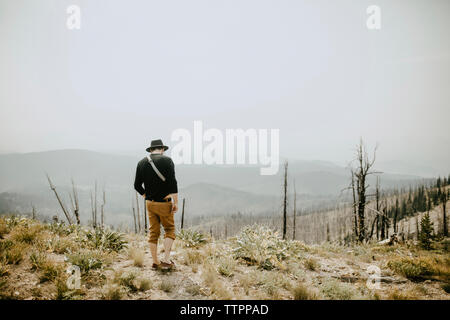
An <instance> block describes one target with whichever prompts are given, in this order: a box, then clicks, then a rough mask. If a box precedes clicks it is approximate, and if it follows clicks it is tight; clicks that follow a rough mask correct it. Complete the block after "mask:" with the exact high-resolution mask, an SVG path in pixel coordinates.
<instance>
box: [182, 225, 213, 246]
mask: <svg viewBox="0 0 450 320" xmlns="http://www.w3.org/2000/svg"><path fill="white" fill-rule="evenodd" d="M177 238H178V239H180V240H181V241H183V243H184V245H185V246H186V247H198V246H199V245H201V244H204V243H206V242H207V239H206V236H205V235H204V234H203V233H201V232H200V231H196V230H192V229H181V230H180V231H179V232H178V233H177Z"/></svg>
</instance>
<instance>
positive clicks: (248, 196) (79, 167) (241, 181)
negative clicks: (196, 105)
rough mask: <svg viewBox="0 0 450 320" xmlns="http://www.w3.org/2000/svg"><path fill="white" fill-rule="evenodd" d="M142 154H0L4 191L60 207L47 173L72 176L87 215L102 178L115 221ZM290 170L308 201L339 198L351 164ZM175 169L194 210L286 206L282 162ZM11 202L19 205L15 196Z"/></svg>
mask: <svg viewBox="0 0 450 320" xmlns="http://www.w3.org/2000/svg"><path fill="white" fill-rule="evenodd" d="M142 157H144V154H143V155H142ZM142 157H134V156H123V155H114V154H105V153H99V152H93V151H87V150H58V151H47V152H36V153H25V154H4V155H0V192H9V193H10V195H9V197H7V198H8V199H15V198H14V197H12V196H11V194H14V193H18V194H20V195H22V197H19V199H21V201H22V202H21V203H19V204H18V203H17V201H16V208H17V209H20V208H21V207H23V206H28V207H29V203H30V201H31V200H33V202H34V203H35V204H36V206H38V205H40V206H42V207H41V208H39V207H38V209H41V211H43V212H52V211H58V210H59V208H58V205H57V203H56V200H55V199H54V195H53V194H52V193H51V191H50V189H49V187H48V182H47V180H46V176H45V173H46V172H47V173H48V174H49V175H50V177H51V179H52V181H53V183H54V184H55V185H56V186H57V188H58V190H59V191H60V192H61V194H63V195H64V196H67V193H68V192H69V190H70V183H71V178H73V179H74V180H75V183H76V185H77V187H78V189H79V193H80V198H81V202H83V203H84V205H83V206H84V207H85V211H87V213H86V214H88V212H89V206H90V204H89V197H90V190H92V189H93V186H94V183H95V181H97V182H98V188H99V191H101V190H102V188H103V186H104V187H105V190H106V193H107V209H108V210H109V211H110V212H111V213H113V214H114V220H122V219H121V218H120V217H122V218H123V219H125V217H127V218H126V219H128V216H129V215H130V210H131V201H132V199H133V197H134V190H133V181H134V175H135V170H136V164H137V162H138V161H139V160H140V159H141V158H142ZM288 170H289V171H288V172H289V190H290V193H292V190H293V189H292V183H293V181H294V179H295V183H296V189H297V192H298V193H299V194H301V199H302V201H303V205H305V204H306V203H309V204H311V205H312V204H314V203H317V202H320V201H326V199H332V198H333V199H335V198H336V197H338V196H339V194H340V192H341V190H342V189H344V188H346V187H347V186H348V185H349V182H350V180H349V170H348V169H347V168H344V167H342V166H338V165H335V164H333V163H331V162H326V161H290V162H289V169H288ZM397 172H399V171H398V170H397ZM176 173H177V179H178V182H179V188H180V198H182V197H185V198H186V199H187V202H186V203H187V204H186V210H187V211H188V210H189V212H190V213H191V214H192V215H222V214H226V213H230V214H231V213H236V212H241V213H246V212H251V213H255V214H258V213H270V212H274V211H275V212H277V211H279V208H280V206H281V203H280V199H281V193H282V192H281V187H282V181H283V175H282V174H283V173H282V169H281V167H280V170H279V172H278V174H276V175H273V176H261V175H260V174H259V167H250V166H237V167H226V166H223V167H221V166H206V165H204V166H200V165H192V166H188V165H179V166H177V167H176ZM421 179H422V178H421V177H420V176H418V175H406V174H389V173H383V174H382V175H381V184H382V187H383V188H393V187H401V186H407V185H410V184H411V183H414V182H415V181H419V180H421ZM4 198H5V197H3V198H0V201H2V199H4ZM67 199H68V196H67ZM3 201H6V200H3ZM8 201H11V200H8ZM67 202H68V200H67ZM11 203H12V204H11ZM11 203H10V205H12V206H14V201H13V202H11ZM67 204H68V203H67Z"/></svg>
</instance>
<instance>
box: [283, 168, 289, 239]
mask: <svg viewBox="0 0 450 320" xmlns="http://www.w3.org/2000/svg"><path fill="white" fill-rule="evenodd" d="M287 170H288V162H287V161H286V163H285V164H284V198H283V240H284V239H286V213H287Z"/></svg>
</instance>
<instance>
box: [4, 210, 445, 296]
mask: <svg viewBox="0 0 450 320" xmlns="http://www.w3.org/2000/svg"><path fill="white" fill-rule="evenodd" d="M448 248H449V241H448V239H447V240H445V239H443V240H441V241H440V242H436V243H434V245H433V249H432V250H429V251H426V250H423V249H421V248H420V247H419V246H418V245H417V244H414V243H407V244H396V245H393V246H388V245H377V244H366V245H356V244H355V245H352V246H339V245H336V244H332V243H325V244H322V245H311V246H306V245H304V244H302V243H300V242H298V241H283V240H280V239H279V237H278V235H276V234H274V233H273V232H272V231H271V230H269V229H268V228H265V227H263V226H253V227H248V228H244V230H243V231H242V232H241V233H240V234H239V235H238V236H237V237H235V238H229V239H227V240H220V241H219V240H217V241H216V240H214V239H210V238H208V237H207V236H204V235H201V234H200V233H196V232H193V231H186V232H184V233H182V234H180V235H179V237H178V239H177V240H176V241H175V243H174V250H173V256H172V258H173V261H174V262H175V264H176V268H175V270H173V271H165V272H163V271H155V270H153V269H151V264H152V261H151V256H150V252H149V248H148V243H147V240H146V237H145V236H144V235H135V234H126V235H123V236H120V235H119V234H117V233H115V232H113V231H104V232H102V231H99V230H97V231H94V230H92V229H84V228H76V227H69V226H65V225H55V224H53V225H44V224H42V223H40V222H38V221H34V220H30V219H26V218H23V219H18V218H0V298H3V299H338V300H345V299H450V294H449V293H448V292H449V291H450V255H449V251H448ZM161 249H162V248H161ZM71 266H78V267H79V268H80V270H81V274H80V276H81V277H80V287H79V289H76V288H75V289H74V288H73V287H72V285H71V284H72V283H75V282H70V281H69V282H68V279H75V278H74V277H75V276H76V274H74V275H71V274H70V273H68V269H69V268H70V267H71ZM368 279H369V280H370V279H373V281H372V282H370V281H369V283H368Z"/></svg>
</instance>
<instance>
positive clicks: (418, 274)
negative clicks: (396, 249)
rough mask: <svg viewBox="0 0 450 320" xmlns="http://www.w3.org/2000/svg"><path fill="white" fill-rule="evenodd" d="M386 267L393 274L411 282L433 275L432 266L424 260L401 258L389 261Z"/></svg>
mask: <svg viewBox="0 0 450 320" xmlns="http://www.w3.org/2000/svg"><path fill="white" fill-rule="evenodd" d="M387 266H388V267H389V268H390V269H391V270H392V271H394V272H396V273H398V274H401V275H402V276H404V277H406V278H408V279H411V280H421V279H423V278H426V277H427V276H431V275H433V274H434V268H433V266H432V265H431V264H430V263H429V262H428V261H426V260H425V259H420V258H416V259H411V258H402V259H396V260H390V261H388V263H387Z"/></svg>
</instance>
